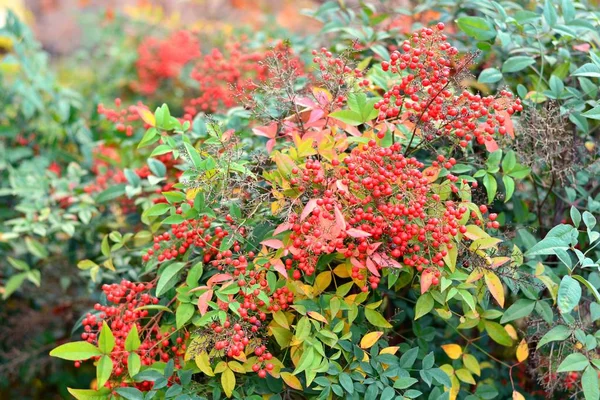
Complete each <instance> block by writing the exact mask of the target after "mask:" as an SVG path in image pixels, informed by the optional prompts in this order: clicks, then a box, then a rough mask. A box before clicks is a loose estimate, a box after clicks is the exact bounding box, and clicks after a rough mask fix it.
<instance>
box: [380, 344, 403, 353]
mask: <svg viewBox="0 0 600 400" xmlns="http://www.w3.org/2000/svg"><path fill="white" fill-rule="evenodd" d="M399 348H400V347H398V346H390V347H386V348H385V349H381V350H380V351H379V354H396V352H397V351H398V349H399Z"/></svg>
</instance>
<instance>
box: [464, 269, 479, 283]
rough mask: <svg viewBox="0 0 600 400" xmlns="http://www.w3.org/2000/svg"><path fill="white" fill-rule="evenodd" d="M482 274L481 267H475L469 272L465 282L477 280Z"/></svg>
mask: <svg viewBox="0 0 600 400" xmlns="http://www.w3.org/2000/svg"><path fill="white" fill-rule="evenodd" d="M482 276H483V269H481V268H475V269H474V270H473V272H471V274H470V275H469V277H468V278H467V281H466V283H473V282H477V281H478V280H480V279H481V277H482Z"/></svg>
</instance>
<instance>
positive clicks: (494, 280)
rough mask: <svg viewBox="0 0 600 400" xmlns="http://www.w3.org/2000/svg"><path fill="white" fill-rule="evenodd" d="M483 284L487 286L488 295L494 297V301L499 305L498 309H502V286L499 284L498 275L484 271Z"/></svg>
mask: <svg viewBox="0 0 600 400" xmlns="http://www.w3.org/2000/svg"><path fill="white" fill-rule="evenodd" d="M484 278H485V284H486V285H487V287H488V289H489V291H490V293H491V294H492V296H494V299H496V301H497V302H498V304H500V307H504V286H502V282H500V278H498V275H496V274H495V273H493V272H492V271H488V270H486V271H485V273H484Z"/></svg>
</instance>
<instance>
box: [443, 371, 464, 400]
mask: <svg viewBox="0 0 600 400" xmlns="http://www.w3.org/2000/svg"><path fill="white" fill-rule="evenodd" d="M450 382H452V388H450V397H449V399H450V400H456V398H457V397H458V393H459V392H460V382H459V380H458V378H457V377H456V376H455V375H452V376H451V377H450ZM444 390H448V389H446V388H444Z"/></svg>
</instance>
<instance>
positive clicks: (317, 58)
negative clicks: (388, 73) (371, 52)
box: [312, 47, 370, 107]
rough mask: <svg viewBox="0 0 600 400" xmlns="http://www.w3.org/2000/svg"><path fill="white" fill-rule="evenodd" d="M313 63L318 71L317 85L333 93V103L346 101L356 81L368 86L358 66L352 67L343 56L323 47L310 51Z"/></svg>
mask: <svg viewBox="0 0 600 400" xmlns="http://www.w3.org/2000/svg"><path fill="white" fill-rule="evenodd" d="M312 55H313V56H314V57H313V63H315V64H316V67H317V68H318V71H319V73H320V79H319V80H318V85H319V86H322V87H324V88H326V89H327V90H328V91H329V93H332V94H335V96H336V97H335V98H334V99H333V104H334V105H335V106H337V107H341V106H343V105H344V103H345V102H346V97H347V96H346V94H347V92H348V90H349V89H350V88H351V87H352V86H353V85H354V83H358V86H359V87H363V86H364V87H366V86H369V84H370V82H369V80H368V79H364V73H363V71H361V70H360V69H358V68H352V67H351V66H350V62H349V60H347V59H346V58H345V57H336V56H334V55H333V54H332V53H331V52H330V51H329V50H327V49H326V48H325V47H322V48H321V49H320V50H313V51H312Z"/></svg>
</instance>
